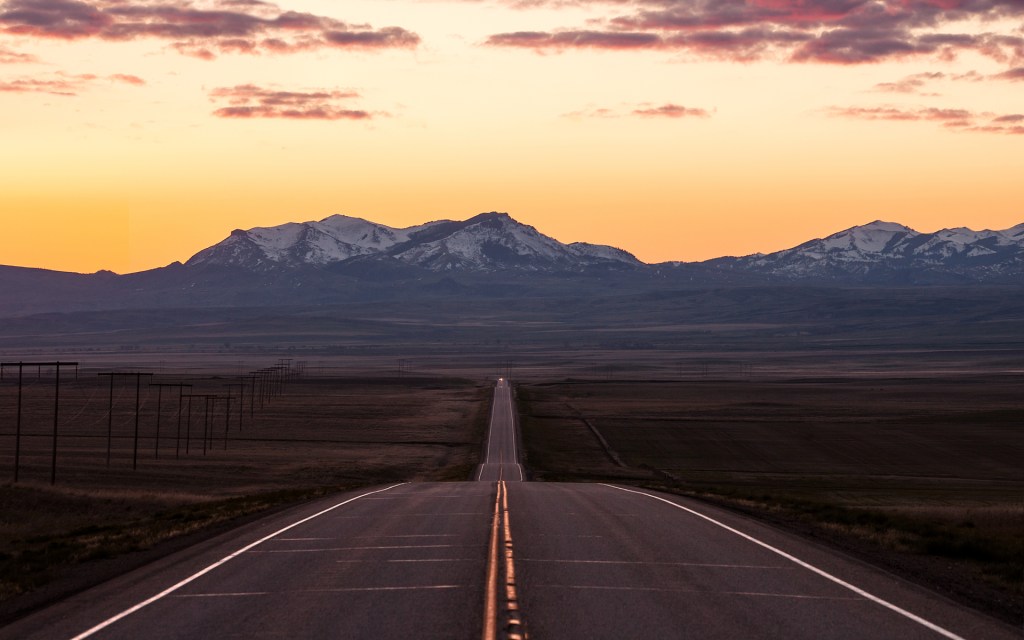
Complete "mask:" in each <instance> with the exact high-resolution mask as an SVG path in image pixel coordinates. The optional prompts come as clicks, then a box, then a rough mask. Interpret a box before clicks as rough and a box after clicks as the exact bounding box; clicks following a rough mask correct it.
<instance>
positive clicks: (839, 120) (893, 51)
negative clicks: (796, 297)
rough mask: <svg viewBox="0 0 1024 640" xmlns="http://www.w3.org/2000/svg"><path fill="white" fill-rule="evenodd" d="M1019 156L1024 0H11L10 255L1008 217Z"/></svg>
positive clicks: (791, 240)
mask: <svg viewBox="0 0 1024 640" xmlns="http://www.w3.org/2000/svg"><path fill="white" fill-rule="evenodd" d="M1022 176H1024V1H1022V0H1006V1H1003V2H999V1H986V0H921V1H916V0H884V1H862V0H748V1H747V2H741V1H724V2H713V1H710V0H635V1H630V0H606V1H593V0H577V1H574V0H521V1H515V0H512V1H507V2H506V1H502V0H465V1H458V0H424V1H410V0H354V1H343V0H281V2H280V3H277V4H273V3H269V2H261V1H258V0H219V1H209V2H203V1H198V2H190V1H189V0H0V212H2V216H3V234H2V236H0V264H10V265H19V266H33V267H45V268H50V269H61V270H71V271H84V272H91V271H96V270H98V269H111V270H114V271H118V272H128V271H137V270H141V269H148V268H153V267H158V266H163V265H165V264H168V263H170V262H172V261H175V260H181V261H184V260H186V259H188V258H189V257H190V256H191V255H192V254H193V253H195V252H197V251H198V250H200V249H202V248H204V247H206V246H209V245H211V244H214V243H216V242H218V241H220V240H221V239H223V238H224V237H226V236H227V235H228V234H229V233H230V231H231V230H232V229H234V228H250V227H254V226H269V225H276V224H281V223H284V222H287V221H304V220H313V219H320V218H323V217H326V216H328V215H331V214H334V213H343V214H347V215H353V216H359V217H362V218H367V219H369V220H373V221H375V222H381V223H384V224H388V225H391V226H409V225H414V224H420V223H422V222H426V221H428V220H434V219H440V218H452V219H464V218H467V217H469V216H472V215H475V214H477V213H480V212H483V211H507V212H509V213H510V214H511V215H512V216H513V217H515V218H516V219H517V220H519V221H521V222H525V223H528V224H532V225H534V226H536V227H537V228H538V229H539V230H540V231H542V232H544V233H547V234H548V235H551V236H554V237H555V238H557V239H559V240H561V241H563V242H570V241H587V242H594V243H603V244H612V245H615V246H618V247H621V248H623V249H626V250H629V251H631V252H633V253H635V254H636V255H637V257H639V258H640V259H642V260H645V261H648V262H657V261H664V260H688V261H690V260H701V259H706V258H711V257H715V256H719V255H726V254H729V255H741V254H747V253H752V252H755V251H764V252H767V251H774V250H778V249H782V248H785V247H789V246H792V245H795V244H797V243H799V242H802V241H804V240H807V239H811V238H814V237H820V236H822V235H826V234H829V233H832V232H835V231H838V230H841V229H844V228H846V227H850V226H853V225H856V224H864V223H867V222H870V221H872V220H875V219H884V220H892V221H897V222H902V223H904V224H907V225H909V226H911V227H914V228H916V229H918V230H919V231H934V230H936V229H939V228H942V227H951V226H969V227H972V228H976V229H980V228H992V229H1003V228H1007V227H1011V226H1013V225H1015V224H1018V223H1020V222H1024V177H1022Z"/></svg>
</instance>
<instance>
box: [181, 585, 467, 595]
mask: <svg viewBox="0 0 1024 640" xmlns="http://www.w3.org/2000/svg"><path fill="white" fill-rule="evenodd" d="M467 586H468V585H463V584H427V585H417V586H411V587H338V588H336V589H293V590H287V591H242V592H239V593H177V594H174V595H173V596H171V597H172V598H226V597H242V596H271V595H273V596H276V595H281V594H283V593H348V592H360V591H426V590H436V589H465V588H466V587H467Z"/></svg>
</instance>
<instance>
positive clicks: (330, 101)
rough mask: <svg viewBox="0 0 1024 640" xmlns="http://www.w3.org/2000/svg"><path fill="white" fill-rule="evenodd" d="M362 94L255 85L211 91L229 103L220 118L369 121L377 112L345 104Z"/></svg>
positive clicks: (219, 112)
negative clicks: (294, 89)
mask: <svg viewBox="0 0 1024 640" xmlns="http://www.w3.org/2000/svg"><path fill="white" fill-rule="evenodd" d="M358 97H360V96H359V94H358V93H356V92H354V91H338V90H326V89H319V90H315V91H281V90H278V89H266V88H262V87H258V86H256V85H252V84H243V85H237V86H234V87H220V88H217V89H214V90H213V91H211V92H210V98H211V99H212V100H214V101H223V102H226V103H227V106H225V107H221V108H219V109H217V110H215V111H214V112H213V115H215V116H217V117H219V118H283V119H289V120H369V119H371V118H373V117H374V114H372V113H370V112H369V111H363V110H361V109H349V108H346V107H343V106H342V105H341V103H342V102H343V101H346V100H351V99H353V98H358Z"/></svg>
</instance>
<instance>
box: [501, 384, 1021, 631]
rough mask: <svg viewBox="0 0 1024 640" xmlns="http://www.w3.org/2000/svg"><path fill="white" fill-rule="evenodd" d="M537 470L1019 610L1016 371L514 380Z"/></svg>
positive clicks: (538, 474)
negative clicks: (714, 511) (727, 518)
mask: <svg viewBox="0 0 1024 640" xmlns="http://www.w3.org/2000/svg"><path fill="white" fill-rule="evenodd" d="M518 394H519V400H520V412H521V424H522V428H523V432H524V447H525V449H526V462H527V464H528V467H529V469H530V470H531V473H532V474H533V477H534V478H535V479H542V480H568V481H584V480H586V481H591V480H603V481H620V482H621V481H625V482H632V483H637V484H643V485H647V486H651V487H656V488H659V489H664V490H668V491H673V492H677V493H680V494H685V495H690V496H695V497H698V498H701V499H703V500H708V501H711V502H715V503H718V504H722V505H726V506H729V507H731V508H734V509H739V510H741V511H745V512H747V513H750V514H753V515H755V516H757V517H759V518H763V519H766V520H768V521H770V522H773V523H775V524H777V525H780V526H783V527H785V528H789V529H792V530H796V531H799V532H800V533H802V534H804V535H809V536H811V537H814V538H817V539H819V540H821V541H823V542H826V543H828V544H831V545H838V546H839V547H841V548H843V549H844V550H846V551H848V552H850V553H852V554H854V555H858V556H860V557H863V558H865V559H868V560H870V561H872V562H876V563H881V564H882V565H883V566H885V567H888V568H889V569H891V570H893V571H895V572H897V573H900V574H903V575H906V576H909V577H911V578H913V579H917V580H919V581H921V582H924V583H926V584H928V585H930V586H932V587H934V588H936V589H939V590H940V591H943V592H945V593H947V594H949V595H951V596H953V597H956V598H959V599H961V600H963V601H966V602H968V603H970V604H973V605H974V606H977V607H979V608H982V609H984V610H987V611H989V612H991V613H993V614H996V615H999V616H1000V617H1002V618H1004V619H1007V620H1010V621H1012V622H1014V623H1016V624H1020V623H1021V622H1022V620H1024V617H1022V616H1024V611H1022V609H1024V606H1022V605H1024V590H1022V584H1024V501H1022V496H1024V465H1022V464H1021V461H1022V460H1024V438H1022V436H1021V428H1022V425H1024V404H1022V400H1021V397H1022V396H1021V382H1020V378H1019V376H968V375H962V376H955V377H931V378H897V379H886V378H849V379H827V378H806V379H782V378H779V379H774V380H760V381H758V380H751V379H742V380H717V381H716V380H710V379H705V380H701V379H698V380H691V381H687V382H679V381H675V382H661V383H652V382H628V381H605V382H594V381H577V382H572V381H568V382H559V383H537V384H523V385H520V386H519V388H518Z"/></svg>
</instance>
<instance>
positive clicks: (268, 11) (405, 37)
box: [0, 0, 420, 59]
mask: <svg viewBox="0 0 1024 640" xmlns="http://www.w3.org/2000/svg"><path fill="white" fill-rule="evenodd" d="M0 33H6V34H10V35H21V36H32V37H37V38H54V39H61V40H80V39H87V38H95V39H100V40H107V41H128V40H138V39H143V38H151V39H156V40H163V41H167V42H169V43H170V47H171V48H172V49H174V50H176V51H178V52H180V53H183V54H186V55H192V56H196V57H199V58H204V59H210V58H213V57H215V56H216V55H217V54H223V53H250V54H253V53H262V52H267V53H290V52H294V51H304V50H310V49H320V48H331V47H333V48H341V49H383V48H395V47H398V48H403V47H404V48H410V47H415V46H417V45H418V44H419V42H420V39H419V36H417V35H416V34H414V33H412V32H409V31H406V30H405V29H402V28H399V27H387V28H384V29H376V30H375V29H373V28H371V27H370V26H368V25H351V24H347V23H345V22H342V21H340V20H335V19H333V18H328V17H324V16H318V15H314V14H311V13H303V12H298V11H282V10H281V9H279V8H278V7H277V6H276V5H273V4H270V3H267V2H260V1H258V0H212V2H210V3H206V4H199V3H197V2H193V1H191V0H5V1H3V2H2V4H0Z"/></svg>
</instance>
